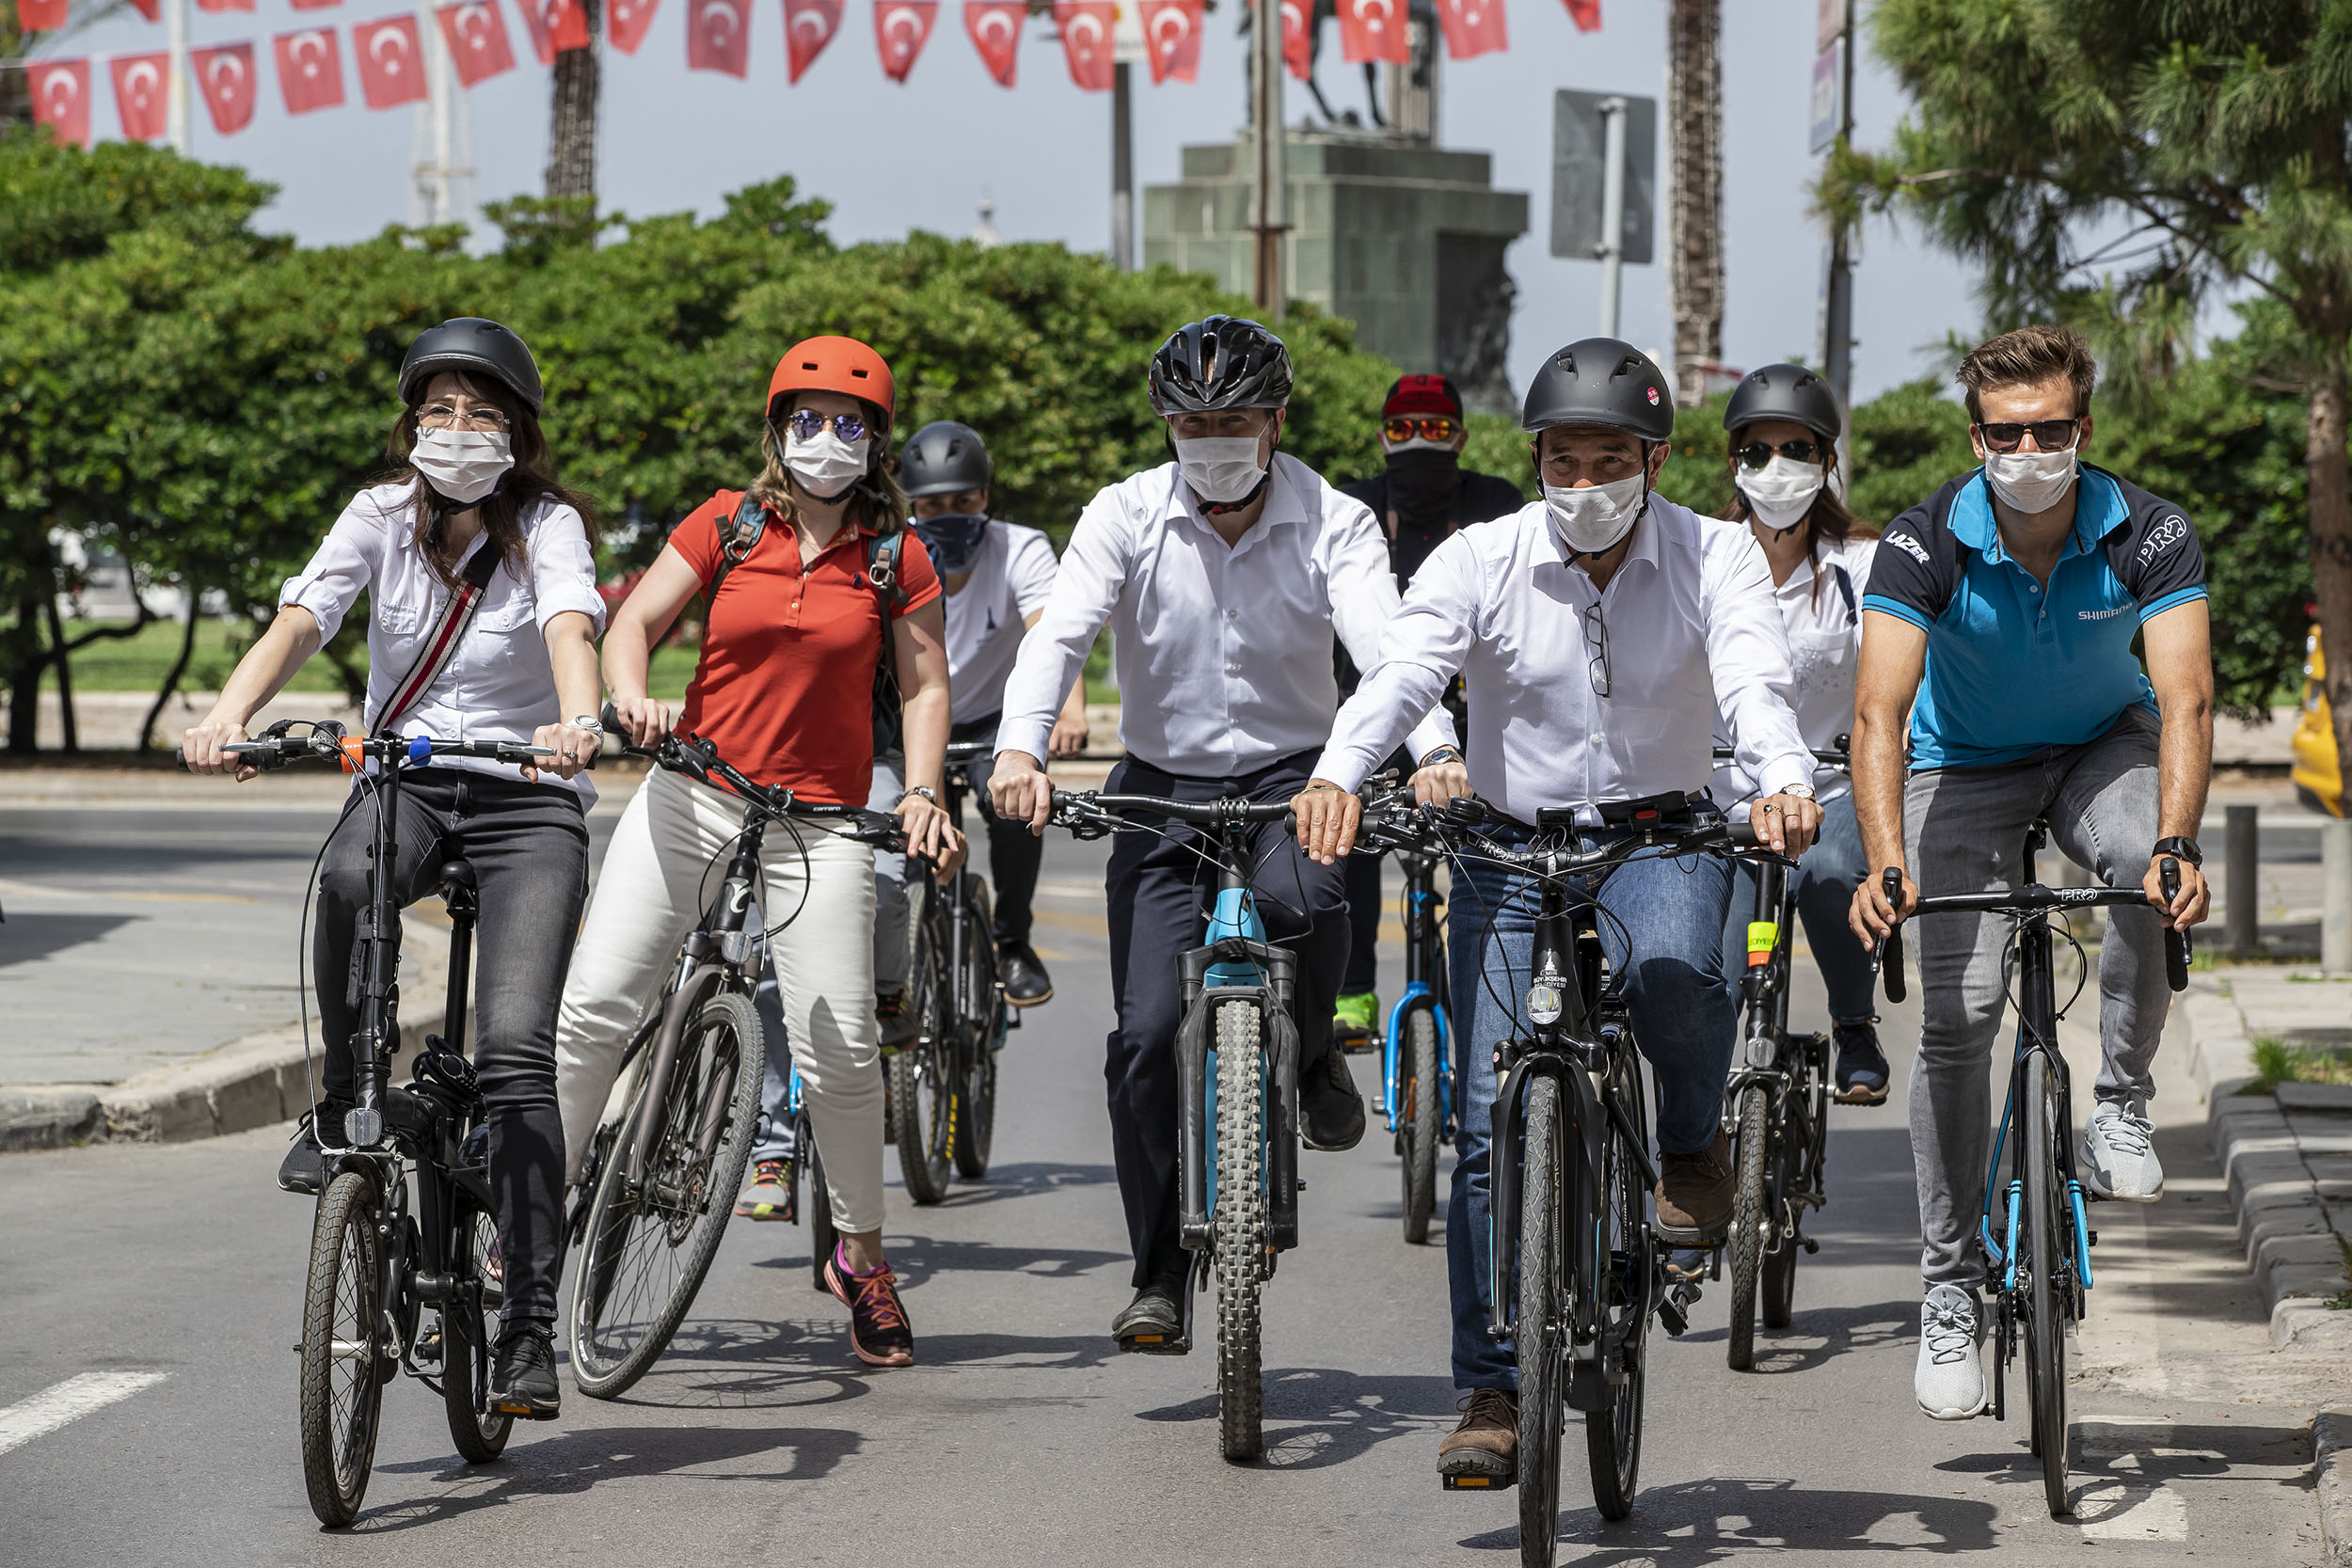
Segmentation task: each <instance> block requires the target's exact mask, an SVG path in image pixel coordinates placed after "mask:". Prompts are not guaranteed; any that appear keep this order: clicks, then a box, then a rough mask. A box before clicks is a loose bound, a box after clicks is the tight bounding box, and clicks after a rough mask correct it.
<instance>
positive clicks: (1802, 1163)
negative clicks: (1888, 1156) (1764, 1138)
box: [1757, 1035, 1829, 1328]
mask: <svg viewBox="0 0 2352 1568" xmlns="http://www.w3.org/2000/svg"><path fill="white" fill-rule="evenodd" d="M1799 1043H1800V1042H1796V1041H1792V1042H1791V1044H1792V1045H1796V1044H1799ZM1801 1043H1802V1049H1801V1050H1800V1051H1798V1052H1797V1053H1796V1054H1795V1057H1794V1060H1795V1061H1796V1063H1797V1064H1798V1068H1799V1077H1798V1080H1797V1082H1796V1083H1795V1084H1793V1085H1790V1086H1789V1088H1788V1092H1787V1093H1785V1094H1783V1095H1782V1096H1781V1098H1780V1135H1779V1137H1778V1138H1776V1139H1774V1140H1773V1143H1774V1148H1773V1150H1772V1155H1773V1160H1774V1163H1775V1164H1774V1168H1775V1169H1776V1170H1777V1173H1778V1180H1777V1181H1776V1182H1775V1183H1774V1186H1775V1190H1776V1191H1777V1192H1778V1194H1779V1196H1780V1204H1779V1207H1780V1213H1779V1215H1778V1217H1779V1218H1780V1219H1782V1220H1784V1221H1786V1222H1788V1235H1786V1236H1783V1237H1782V1238H1780V1242H1779V1244H1778V1245H1776V1246H1774V1247H1773V1248H1772V1250H1771V1251H1769V1252H1767V1253H1765V1255H1764V1267H1763V1269H1762V1271H1761V1274H1762V1284H1761V1287H1760V1289H1759V1291H1758V1292H1757V1293H1758V1294H1759V1296H1760V1297H1761V1298H1762V1308H1763V1314H1764V1326H1765V1327H1766V1328H1787V1327H1788V1322H1789V1319H1790V1318H1791V1317H1792V1316H1793V1315H1794V1314H1795V1311H1796V1305H1797V1254H1798V1253H1799V1252H1800V1251H1802V1250H1803V1249H1804V1243H1803V1242H1801V1241H1800V1240H1799V1239H1798V1237H1797V1233H1796V1221H1797V1217H1798V1215H1799V1213H1800V1212H1801V1207H1800V1206H1801V1205H1803V1204H1805V1203H1807V1202H1810V1201H1811V1198H1810V1197H1808V1196H1806V1195H1819V1194H1820V1192H1822V1190H1823V1187H1822V1180H1821V1157H1822V1154H1823V1152H1824V1149H1823V1147H1822V1140H1823V1139H1824V1137H1825V1136H1826V1134H1827V1132H1828V1129H1829V1041H1828V1040H1826V1039H1825V1038H1823V1037H1821V1036H1820V1035H1812V1036H1808V1037H1804V1040H1803V1041H1802V1042H1801Z"/></svg>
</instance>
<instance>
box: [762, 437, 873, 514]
mask: <svg viewBox="0 0 2352 1568" xmlns="http://www.w3.org/2000/svg"><path fill="white" fill-rule="evenodd" d="M872 444H873V437H872V436H862V437H860V438H859V439H857V440H854V441H845V440H843V439H842V438H841V437H840V436H836V435H834V431H833V427H832V426H831V425H826V426H825V427H824V428H822V429H821V430H819V431H818V432H817V434H816V435H814V436H810V437H809V438H808V439H807V440H805V441H803V440H802V439H801V438H800V437H799V436H795V435H792V434H791V433H789V432H788V431H787V433H786V435H785V438H784V466H785V467H787V468H789V469H791V470H792V474H793V477H794V478H796V479H798V480H799V481H800V482H801V487H802V488H803V489H804V490H806V491H807V492H808V493H809V494H810V495H812V496H814V497H816V498H817V499H818V500H820V501H829V500H831V499H834V497H835V496H838V495H839V494H841V492H842V491H844V490H847V489H848V488H849V487H850V485H851V484H853V483H856V482H857V481H858V479H859V477H860V476H861V475H863V474H864V473H865V472H866V449H867V448H868V447H870V446H871V445H872Z"/></svg>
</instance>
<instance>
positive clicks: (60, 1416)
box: [0, 1372, 170, 1453]
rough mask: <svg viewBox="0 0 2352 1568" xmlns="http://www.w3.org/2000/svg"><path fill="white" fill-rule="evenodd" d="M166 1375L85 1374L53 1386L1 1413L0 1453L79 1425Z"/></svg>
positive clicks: (146, 1373)
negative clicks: (85, 1419)
mask: <svg viewBox="0 0 2352 1568" xmlns="http://www.w3.org/2000/svg"><path fill="white" fill-rule="evenodd" d="M169 1375H170V1374H169V1373H167V1372H84V1373H83V1374H82V1375H81V1376H79V1377H70V1378H67V1379H66V1380H65V1381H64V1382H63V1383H58V1384H53V1385H52V1386H49V1387H47V1388H43V1389H42V1390H41V1391H40V1393H38V1394H35V1395H34V1396H33V1397H32V1398H30V1399H25V1400H19V1401H17V1402H16V1403H14V1404H12V1405H9V1406H8V1408H7V1409H5V1410H0V1453H7V1452H8V1450H9V1449H14V1448H21V1447H23V1446H24V1444H26V1443H29V1442H31V1441H32V1440H33V1439H34V1438H36V1437H45V1436H47V1435H48V1434H49V1433H53V1432H55V1431H56V1430H57V1429H58V1428H59V1427H61V1426H65V1425H67V1424H68V1423H70V1422H72V1421H78V1420H80V1419H81V1418H83V1417H85V1416H87V1415H88V1414H89V1413H90V1412H91V1411H93V1410H101V1409H103V1408H104V1407H105V1406H107V1405H110V1404H112V1403H114V1402H116V1401H117V1400H127V1399H129V1398H130V1397H131V1396H132V1395H133V1394H135V1393H138V1392H139V1391H140V1390H141V1389H144V1388H151V1387H153V1386H155V1385H156V1384H158V1383H161V1382H163V1380H164V1379H165V1378H166V1377H167V1376H169Z"/></svg>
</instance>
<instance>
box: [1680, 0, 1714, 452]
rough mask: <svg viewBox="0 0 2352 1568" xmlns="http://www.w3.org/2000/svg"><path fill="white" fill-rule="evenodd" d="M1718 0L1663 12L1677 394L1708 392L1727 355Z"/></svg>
mask: <svg viewBox="0 0 2352 1568" xmlns="http://www.w3.org/2000/svg"><path fill="white" fill-rule="evenodd" d="M1722 38H1723V0H1673V3H1672V6H1671V8H1669V9H1668V11H1667V14H1666V135H1667V155H1668V157H1669V158H1670V159H1671V160H1672V161H1673V165H1674V211H1673V217H1672V222H1673V234H1672V236H1671V244H1672V246H1673V249H1672V256H1673V266H1674V309H1675V401H1676V402H1677V403H1680V404H1684V405H1685V406H1688V405H1689V404H1695V403H1697V402H1699V401H1700V400H1702V399H1703V398H1705V397H1706V396H1707V372H1706V370H1705V369H1704V368H1703V367H1704V366H1707V365H1711V364H1713V363H1714V362H1716V361H1717V360H1719V359H1721V358H1722V357H1723V354H1724V90H1723V65H1722V56H1721V43H1722Z"/></svg>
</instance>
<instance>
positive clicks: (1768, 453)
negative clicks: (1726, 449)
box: [1732, 441, 1821, 472]
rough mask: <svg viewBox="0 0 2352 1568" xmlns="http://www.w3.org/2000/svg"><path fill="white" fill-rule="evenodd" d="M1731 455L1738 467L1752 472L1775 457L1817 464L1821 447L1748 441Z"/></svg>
mask: <svg viewBox="0 0 2352 1568" xmlns="http://www.w3.org/2000/svg"><path fill="white" fill-rule="evenodd" d="M1732 455H1733V456H1734V457H1737V458H1738V459H1739V460H1740V467H1743V468H1746V469H1749V470H1750V471H1752V472H1753V471H1756V470H1759V469H1761V468H1762V467H1764V465H1765V464H1767V463H1770V462H1771V461H1772V459H1773V458H1774V457H1776V456H1777V457H1786V458H1788V460H1789V461H1790V462H1792V463H1819V462H1820V460H1821V445H1820V442H1818V441H1783V442H1782V443H1781V444H1780V445H1778V446H1776V447H1775V446H1772V445H1769V444H1768V443H1766V442H1763V441H1750V442H1749V443H1748V444H1747V445H1746V446H1744V447H1741V448H1740V450H1739V451H1735V452H1733V453H1732Z"/></svg>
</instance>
